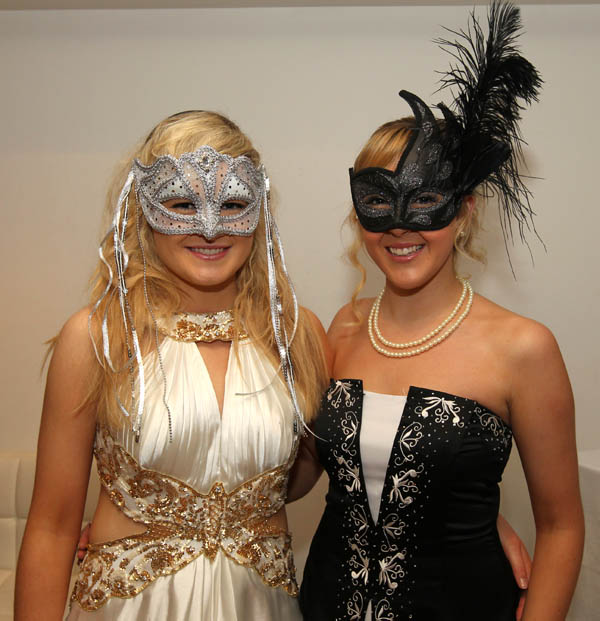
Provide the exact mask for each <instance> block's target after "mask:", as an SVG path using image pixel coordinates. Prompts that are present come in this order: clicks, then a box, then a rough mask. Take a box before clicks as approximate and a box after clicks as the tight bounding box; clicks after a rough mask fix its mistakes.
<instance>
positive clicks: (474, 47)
mask: <svg viewBox="0 0 600 621" xmlns="http://www.w3.org/2000/svg"><path fill="white" fill-rule="evenodd" d="M521 30H522V25H521V16H520V11H519V8H518V7H516V6H514V5H511V4H508V3H504V2H493V3H492V4H491V6H490V8H489V13H488V32H487V37H486V36H485V33H484V32H483V29H482V28H481V25H480V24H479V22H478V21H477V19H476V18H475V15H474V13H471V18H470V21H469V25H468V27H467V29H466V31H464V30H459V31H454V30H449V29H448V31H449V32H451V33H452V34H454V35H456V37H457V39H456V40H454V41H450V40H448V39H438V40H436V43H438V44H439V45H440V46H441V47H442V48H443V49H444V50H445V51H447V52H449V53H450V54H451V55H452V57H453V58H454V61H453V62H452V63H451V65H450V69H449V70H448V71H447V72H445V73H444V74H443V77H442V78H441V80H440V82H441V89H443V88H451V89H452V92H453V94H455V100H454V104H453V106H452V107H453V110H450V109H448V108H447V107H446V106H444V104H439V105H438V107H439V108H440V110H441V111H442V113H443V114H444V117H445V119H446V129H447V132H448V137H450V136H452V137H453V140H452V141H451V142H452V144H453V145H454V148H453V150H454V149H456V151H455V153H454V159H455V161H456V162H458V170H456V171H455V172H456V178H457V179H458V180H460V184H461V188H460V189H461V191H462V192H463V193H464V194H467V193H469V192H471V191H472V190H473V189H474V188H475V187H476V186H477V185H479V184H480V183H482V182H484V183H485V186H486V190H487V193H488V194H495V195H497V196H498V200H499V206H500V214H501V223H502V228H503V231H504V233H505V238H506V235H507V233H508V234H509V235H510V237H511V238H512V232H513V231H512V222H513V220H514V221H515V222H516V223H517V225H518V229H519V235H520V237H521V239H523V240H524V229H525V228H527V229H531V228H533V230H534V231H535V227H534V226H533V221H532V216H533V215H534V214H533V210H532V208H531V204H530V196H531V193H530V191H529V190H528V189H527V187H526V186H525V184H524V183H523V180H522V178H521V176H520V175H519V170H518V166H519V163H520V161H521V160H522V148H521V147H522V144H523V140H522V138H521V134H520V130H519V121H520V120H521V111H522V110H523V109H524V105H523V103H524V104H531V103H532V102H533V101H537V99H538V93H539V89H540V87H541V85H542V79H541V77H540V75H539V73H538V72H537V70H536V69H535V67H534V66H533V65H532V64H531V63H530V62H529V61H528V60H527V59H525V58H524V57H523V56H521V54H520V53H519V49H518V47H517V39H518V36H519V34H520V33H521ZM521 102H523V103H521ZM451 149H452V147H451Z"/></svg>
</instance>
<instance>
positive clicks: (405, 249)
mask: <svg viewBox="0 0 600 621" xmlns="http://www.w3.org/2000/svg"><path fill="white" fill-rule="evenodd" d="M424 246H425V244H413V245H411V246H387V247H386V250H387V251H388V252H389V253H390V254H391V255H392V256H393V257H398V258H402V259H412V258H413V257H414V256H416V255H417V253H418V252H419V251H420V250H421V249H422V248H423V247H424Z"/></svg>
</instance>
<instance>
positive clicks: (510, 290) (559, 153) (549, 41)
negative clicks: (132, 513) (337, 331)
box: [0, 5, 600, 547]
mask: <svg viewBox="0 0 600 621" xmlns="http://www.w3.org/2000/svg"><path fill="white" fill-rule="evenodd" d="M466 13H467V9H466V8H465V7H448V6H445V7H397V8H377V9H375V8H371V9H365V8H352V9H340V8H328V9H327V8H324V9H316V8H307V9H248V10H244V9H231V10H219V9H205V10H189V11H188V10H165V11H89V12H87V11H73V12H70V11H64V12H60V11H43V12H15V13H12V12H0V58H1V59H2V60H1V61H0V71H1V74H0V85H1V87H2V92H3V94H2V97H1V98H0V109H1V110H2V141H1V143H2V144H1V146H0V149H1V154H0V157H1V159H2V161H1V166H0V181H1V188H2V192H1V196H2V213H3V217H4V220H3V225H2V226H1V227H0V253H1V255H0V256H1V261H0V270H1V271H2V283H3V285H2V286H3V292H4V296H3V299H4V303H3V304H2V310H1V312H2V325H3V326H4V330H3V334H4V342H3V348H2V351H3V356H2V359H1V361H0V364H1V367H0V377H1V378H2V394H3V407H2V409H1V411H0V428H1V429H2V433H1V435H0V450H13V449H25V450H27V449H33V448H34V446H35V441H36V435H37V427H38V423H39V411H40V405H41V400H42V390H43V380H42V378H41V377H40V371H39V369H40V362H41V359H42V355H43V351H44V346H43V341H44V340H45V339H47V338H49V337H50V336H52V335H53V334H55V333H56V331H57V330H58V329H59V328H60V326H61V324H62V322H63V321H64V320H65V319H66V317H67V316H68V315H69V314H70V313H71V312H73V311H74V310H75V309H77V308H78V307H79V306H81V305H82V304H83V303H84V302H85V299H86V296H85V287H86V281H87V278H88V276H89V274H90V272H91V269H92V267H93V265H94V263H95V257H96V254H95V253H96V250H95V249H96V245H97V240H98V238H99V234H100V226H99V222H100V210H101V207H102V203H103V195H104V191H105V187H106V185H107V182H108V179H109V176H110V172H111V170H112V167H113V166H114V163H115V162H116V160H117V158H119V157H120V156H121V155H122V154H123V153H125V152H126V151H127V149H128V148H129V147H130V146H131V145H132V144H133V142H134V141H136V140H137V139H138V138H139V137H141V136H142V135H144V134H145V133H146V132H147V131H148V130H149V128H150V127H152V125H153V124H154V123H155V122H156V121H158V120H159V119H161V118H162V117H164V116H166V115H168V114H171V113H173V112H176V111H180V110H186V109H189V108H207V109H216V110H219V111H221V112H224V113H225V114H227V115H230V116H231V117H232V118H233V119H235V120H236V121H237V122H238V123H240V124H241V126H242V127H243V128H244V129H245V130H246V131H247V132H248V133H249V134H250V135H251V136H252V137H253V138H254V140H255V142H256V144H257V146H258V148H259V149H260V150H261V152H262V153H263V155H264V160H265V162H266V165H267V167H268V170H269V172H270V175H271V177H272V182H273V184H274V186H275V187H276V189H277V192H278V194H279V197H280V218H279V219H280V226H281V230H282V234H283V237H284V241H285V242H286V247H287V252H288V257H289V265H290V269H291V272H292V275H293V276H294V278H295V281H296V283H297V287H298V290H299V294H300V298H301V300H302V302H303V303H304V304H305V305H307V306H309V307H311V308H312V309H313V310H315V312H316V313H317V314H318V315H319V316H320V317H321V319H322V320H323V322H324V323H325V324H327V323H328V322H329V321H330V320H331V317H332V316H333V314H334V313H335V311H336V309H337V308H338V307H339V306H340V305H341V304H342V303H343V302H344V301H345V300H346V299H347V298H348V296H349V292H350V289H351V285H352V283H353V273H352V271H351V269H350V268H349V267H347V266H346V265H345V264H344V263H343V262H342V261H341V260H340V253H341V248H342V245H341V237H340V233H339V230H340V225H341V222H342V219H343V217H344V215H345V213H346V211H347V209H348V206H349V193H348V184H347V168H348V166H350V165H351V163H352V160H353V157H354V155H355V153H356V151H357V149H358V148H359V146H360V145H361V143H362V142H363V141H364V140H365V139H366V138H367V136H368V134H369V133H370V131H371V130H372V129H373V128H374V127H375V126H377V125H378V124H380V123H381V122H383V121H385V120H388V119H390V118H395V117H398V116H401V115H404V114H406V113H408V109H407V107H406V105H404V104H403V103H402V102H401V100H400V99H399V98H398V97H397V95H396V93H397V91H398V90H400V88H406V89H408V90H412V91H414V92H416V93H417V94H419V95H421V96H422V97H424V98H425V99H427V100H429V101H432V102H435V101H436V100H437V99H438V95H433V94H432V93H433V91H434V89H435V88H436V83H435V80H436V76H435V74H434V73H433V69H435V68H444V67H445V66H446V63H447V58H446V56H445V55H444V54H443V53H442V52H441V51H440V50H439V49H438V48H437V47H436V46H435V45H433V44H432V43H431V42H430V40H431V39H432V38H433V37H435V36H438V35H440V34H442V30H441V28H440V26H439V25H440V24H445V25H448V26H453V27H458V26H461V25H463V24H464V22H465V17H466ZM523 16H524V21H525V24H526V26H527V36H526V38H525V39H524V49H525V52H526V54H527V55H528V56H529V57H530V58H531V59H532V60H533V61H534V63H535V64H536V65H537V66H538V67H539V69H540V70H541V72H542V74H543V76H544V79H545V81H546V84H545V87H544V91H543V96H542V101H541V103H540V104H539V105H537V106H536V107H535V110H534V111H532V112H531V113H529V112H527V114H526V118H525V122H524V123H523V131H524V135H525V136H526V138H527V140H528V142H529V143H530V145H531V146H530V147H529V148H528V149H527V157H528V160H529V163H530V168H531V174H533V175H535V176H539V177H542V178H543V180H534V181H532V183H531V187H532V189H533V191H534V193H535V209H536V211H537V212H538V214H539V217H538V219H537V227H538V231H539V233H540V235H541V237H542V238H543V239H544V241H545V243H546V246H547V249H548V250H547V252H544V250H543V248H542V246H541V245H540V244H539V243H537V242H536V241H535V239H532V242H531V250H532V253H533V256H534V258H535V267H533V266H532V265H531V261H530V258H529V254H528V251H527V250H526V249H524V248H523V247H522V246H520V245H517V246H516V247H515V248H514V250H513V251H512V252H511V254H512V257H513V263H514V266H515V271H516V273H517V280H514V279H513V277H512V274H511V272H510V268H509V266H508V263H507V260H506V257H505V254H504V249H503V245H502V241H501V238H500V237H499V235H498V231H497V230H496V229H497V224H496V219H495V214H494V213H493V210H491V211H492V213H490V214H489V215H490V218H489V222H488V229H489V232H488V234H486V236H485V243H486V245H487V247H488V250H489V258H490V261H489V266H488V268H487V269H486V270H485V271H482V270H480V269H479V268H477V267H474V266H469V268H468V269H470V270H471V271H472V272H473V274H474V283H475V285H476V288H477V290H478V291H479V292H481V293H482V294H484V295H488V296H490V297H492V298H493V299H494V300H496V301H497V302H499V303H500V304H503V305H505V306H508V307H509V308H511V309H513V310H515V311H517V312H519V313H522V314H525V315H529V316H533V317H536V318H537V319H539V320H540V321H542V322H544V323H546V324H547V325H549V326H550V327H551V329H552V330H553V331H554V333H555V334H556V336H557V338H558V340H559V342H560V343H561V346H562V350H563V353H564V356H565V360H566V363H567V366H568V368H569V371H570V374H571V378H572V382H573V388H574V390H575V395H576V400H577V407H578V438H579V444H580V448H593V447H598V446H600V439H599V435H600V434H599V430H600V423H599V422H598V421H599V419H598V417H597V416H596V402H597V400H596V392H597V387H598V385H599V380H600V377H599V373H598V369H599V366H600V365H599V362H600V354H599V348H598V337H597V333H596V326H597V325H598V310H597V307H598V304H599V302H600V284H599V280H598V277H597V271H598V270H597V266H598V265H599V258H600V257H599V255H600V244H599V243H598V231H599V229H600V215H599V213H598V206H597V203H598V197H597V191H596V184H597V183H598V179H597V177H598V172H597V162H598V156H597V153H598V144H600V131H599V129H598V121H597V111H596V104H597V101H598V98H599V95H600V93H599V90H598V84H597V76H598V71H597V64H596V63H597V59H598V58H599V57H600V40H599V38H598V35H597V33H598V30H599V27H600V6H598V5H590V6H560V5H559V6H544V5H538V6H525V7H524V8H523ZM378 286H379V283H378V282H377V279H376V278H375V279H372V281H371V284H370V286H369V287H368V292H373V291H375V290H377V288H378ZM507 478H508V480H509V485H507V486H506V487H507V490H506V497H505V511H506V512H507V514H508V515H509V517H510V518H511V519H512V520H513V521H514V522H515V524H516V525H517V526H518V527H519V528H520V530H521V532H523V533H524V534H525V536H526V537H527V538H528V541H531V533H532V526H531V522H530V520H529V517H528V507H527V500H526V497H525V494H524V485H523V482H522V477H521V475H520V472H519V471H518V468H517V467H516V465H515V464H511V467H510V468H509V473H508V476H507ZM318 503H319V501H318V500H313V499H309V500H308V501H307V503H306V504H305V505H304V507H303V508H302V507H301V508H300V509H296V512H295V517H294V520H295V522H294V523H295V524H299V522H300V520H298V513H299V512H304V511H306V512H307V513H311V514H312V515H313V516H314V519H315V520H316V519H317V515H316V514H317V512H318V508H315V505H318ZM296 528H300V526H299V525H298V526H297V527H296ZM298 543H299V545H300V547H302V546H305V545H306V537H304V538H303V539H301V540H300V541H299V542H298Z"/></svg>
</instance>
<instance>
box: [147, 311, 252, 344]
mask: <svg viewBox="0 0 600 621" xmlns="http://www.w3.org/2000/svg"><path fill="white" fill-rule="evenodd" d="M159 330H160V331H161V333H162V334H164V335H165V336H168V337H170V338H172V339H174V340H176V341H183V342H186V343H189V342H195V343H197V342H201V343H213V342H214V341H233V339H234V336H235V333H234V332H235V331H234V320H233V314H232V312H231V311H230V310H222V311H217V312H216V313H173V315H172V316H171V317H165V318H161V320H160V321H159ZM238 338H239V339H245V338H248V335H247V334H246V332H245V331H244V330H243V329H240V332H239V333H238Z"/></svg>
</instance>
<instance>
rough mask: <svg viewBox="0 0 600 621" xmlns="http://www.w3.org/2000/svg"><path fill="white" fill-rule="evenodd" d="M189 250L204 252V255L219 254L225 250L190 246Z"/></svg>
mask: <svg viewBox="0 0 600 621" xmlns="http://www.w3.org/2000/svg"><path fill="white" fill-rule="evenodd" d="M190 250H191V251H192V252H197V253H198V254H205V255H209V256H210V255H213V254H219V253H220V252H223V250H225V248H190Z"/></svg>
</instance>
